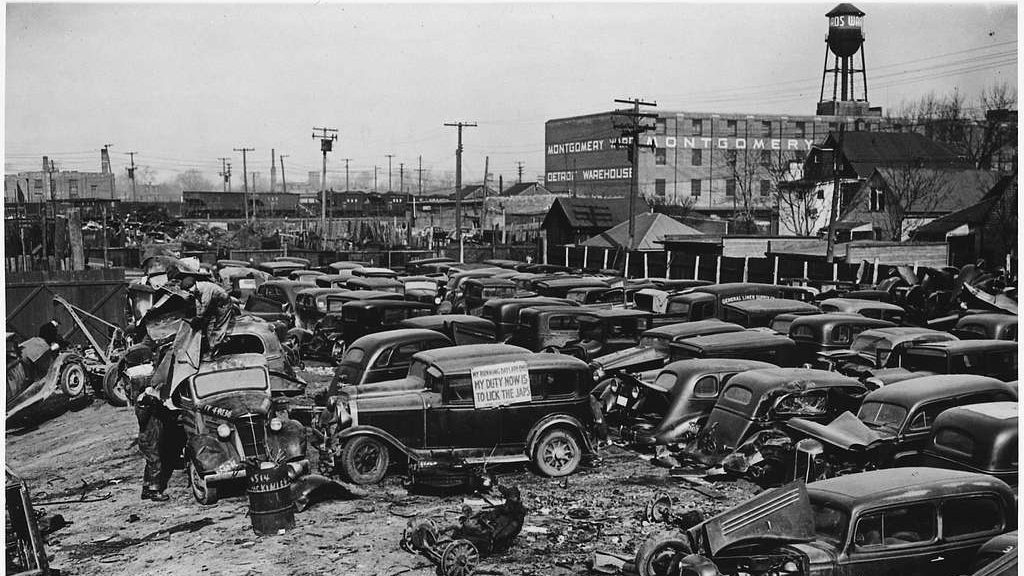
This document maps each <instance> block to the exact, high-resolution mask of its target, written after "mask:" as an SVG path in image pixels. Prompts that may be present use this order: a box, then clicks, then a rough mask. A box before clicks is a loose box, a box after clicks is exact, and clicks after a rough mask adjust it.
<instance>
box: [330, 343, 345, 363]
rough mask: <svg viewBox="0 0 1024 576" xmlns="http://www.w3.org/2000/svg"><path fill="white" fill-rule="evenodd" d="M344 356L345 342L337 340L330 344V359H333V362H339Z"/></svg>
mask: <svg viewBox="0 0 1024 576" xmlns="http://www.w3.org/2000/svg"><path fill="white" fill-rule="evenodd" d="M344 355H345V342H344V341H342V340H337V341H335V342H332V343H331V358H334V359H335V360H339V361H340V360H341V358H342V357H343V356H344Z"/></svg>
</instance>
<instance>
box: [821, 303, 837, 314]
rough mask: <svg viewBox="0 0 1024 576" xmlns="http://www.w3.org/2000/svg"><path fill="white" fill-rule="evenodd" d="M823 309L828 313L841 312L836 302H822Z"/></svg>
mask: <svg viewBox="0 0 1024 576" xmlns="http://www.w3.org/2000/svg"><path fill="white" fill-rule="evenodd" d="M821 311H822V312H825V313H828V312H839V311H840V310H839V307H838V306H836V305H835V304H822V305H821Z"/></svg>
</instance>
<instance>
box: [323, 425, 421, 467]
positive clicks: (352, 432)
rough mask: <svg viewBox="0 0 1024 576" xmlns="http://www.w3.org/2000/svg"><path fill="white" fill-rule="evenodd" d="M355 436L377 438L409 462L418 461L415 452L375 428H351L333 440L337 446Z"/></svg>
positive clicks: (388, 434)
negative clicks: (405, 457) (403, 455)
mask: <svg viewBox="0 0 1024 576" xmlns="http://www.w3.org/2000/svg"><path fill="white" fill-rule="evenodd" d="M356 436H370V437H373V438H377V439H378V440H381V441H383V442H385V443H387V444H390V445H391V446H392V447H394V448H395V450H398V451H399V452H401V453H402V454H405V455H406V456H407V457H408V458H409V459H410V460H419V459H420V455H419V454H418V453H417V451H415V450H413V449H411V448H409V447H408V446H406V445H405V444H404V443H403V442H402V441H401V440H399V439H398V438H396V437H395V436H393V435H392V434H390V433H389V432H386V431H385V430H382V429H380V428H377V427H376V426H352V427H351V428H346V429H344V430H342V431H341V432H339V433H338V434H336V435H335V437H334V439H335V441H336V442H337V443H338V444H341V443H344V442H345V441H347V440H349V439H351V438H355V437H356Z"/></svg>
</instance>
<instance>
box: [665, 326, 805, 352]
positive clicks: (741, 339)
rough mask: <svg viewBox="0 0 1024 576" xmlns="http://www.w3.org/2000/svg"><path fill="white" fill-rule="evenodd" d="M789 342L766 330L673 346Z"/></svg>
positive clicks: (702, 338)
mask: <svg viewBox="0 0 1024 576" xmlns="http://www.w3.org/2000/svg"><path fill="white" fill-rule="evenodd" d="M786 340H789V341H790V342H792V340H790V339H789V337H787V336H783V335H781V334H776V333H775V332H768V331H766V330H743V331H742V332H722V333H719V334H709V335H707V336H694V337H692V338H685V339H683V340H679V341H678V342H673V343H672V345H673V346H683V345H686V346H692V347H694V348H715V347H719V346H737V345H754V344H772V343H776V342H780V343H781V342H785V341H786Z"/></svg>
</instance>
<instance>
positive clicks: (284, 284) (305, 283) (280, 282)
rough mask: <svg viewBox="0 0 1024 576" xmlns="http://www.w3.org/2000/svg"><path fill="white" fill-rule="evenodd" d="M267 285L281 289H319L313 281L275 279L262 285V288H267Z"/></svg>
mask: <svg viewBox="0 0 1024 576" xmlns="http://www.w3.org/2000/svg"><path fill="white" fill-rule="evenodd" d="M266 285H270V286H281V287H284V288H288V287H292V286H306V287H308V288H318V286H317V285H316V283H314V282H313V281H312V280H289V279H287V278H273V279H270V280H267V281H266V282H264V283H263V284H261V286H266Z"/></svg>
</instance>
